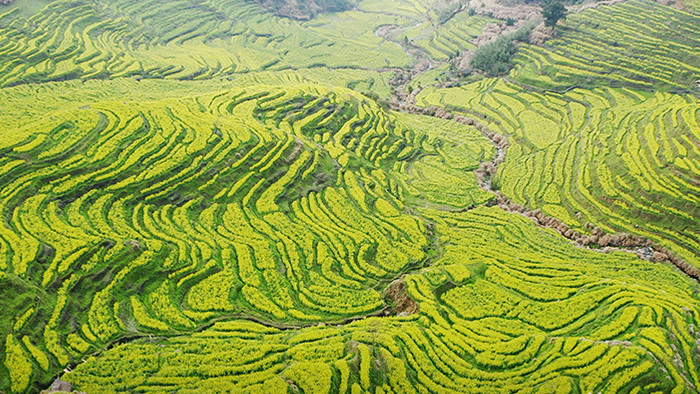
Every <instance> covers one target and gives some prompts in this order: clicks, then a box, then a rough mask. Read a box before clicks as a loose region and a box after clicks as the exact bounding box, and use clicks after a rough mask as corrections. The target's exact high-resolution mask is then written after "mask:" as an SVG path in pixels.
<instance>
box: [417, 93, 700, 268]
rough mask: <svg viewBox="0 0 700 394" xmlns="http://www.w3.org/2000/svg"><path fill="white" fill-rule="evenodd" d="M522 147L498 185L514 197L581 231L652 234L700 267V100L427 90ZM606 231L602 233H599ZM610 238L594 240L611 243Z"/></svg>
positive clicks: (426, 96)
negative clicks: (481, 117) (590, 227)
mask: <svg viewBox="0 0 700 394" xmlns="http://www.w3.org/2000/svg"><path fill="white" fill-rule="evenodd" d="M418 100H419V102H422V103H425V104H433V105H435V104H437V105H447V106H453V107H457V108H461V109H462V110H467V111H472V112H476V113H479V114H482V115H484V116H487V117H488V119H490V120H491V121H492V123H491V127H492V129H493V130H494V131H496V132H498V133H500V134H503V135H507V136H509V137H510V139H511V141H513V143H512V144H511V147H510V148H509V149H508V152H507V155H506V162H505V163H504V164H503V165H502V166H501V167H500V168H499V171H498V177H497V179H496V180H495V185H497V186H498V187H499V188H500V190H501V191H502V192H503V193H504V194H505V195H506V196H508V197H510V198H511V199H513V201H515V202H517V203H520V204H525V205H528V206H531V207H533V208H539V209H541V210H542V211H543V212H545V213H546V214H548V215H551V216H554V217H557V218H559V219H561V220H563V221H564V222H565V223H567V224H568V225H569V226H571V227H574V228H577V229H578V230H579V231H586V229H585V228H584V224H586V223H594V224H595V225H596V226H598V227H600V228H601V229H602V230H604V231H605V232H609V233H617V232H628V233H632V234H638V235H643V236H644V237H648V238H650V239H653V240H654V241H656V242H658V243H660V244H661V245H664V246H666V247H667V248H669V249H671V250H672V251H673V252H675V253H677V254H678V255H679V256H681V257H683V258H684V259H686V260H687V261H688V262H690V263H691V264H693V265H694V266H696V267H700V259H699V258H700V257H699V256H698V254H697V251H698V250H700V244H699V243H698V239H700V232H698V228H699V227H698V226H697V224H698V218H699V217H700V189H699V188H698V186H699V185H698V183H697V180H698V177H700V149H699V148H698V147H699V146H700V145H699V144H698V141H700V126H699V125H698V121H699V119H700V118H699V116H700V112H699V111H700V102H698V100H697V98H696V97H694V96H690V95H679V94H671V93H656V94H649V93H645V92H640V91H633V90H629V89H613V88H600V89H596V90H582V89H574V90H571V91H569V92H567V93H565V94H558V93H533V92H527V91H524V90H522V89H520V88H519V87H518V86H517V85H513V84H509V83H506V82H503V81H499V80H484V81H483V82H478V83H475V84H472V85H467V86H465V87H460V88H451V89H443V90H435V89H426V90H424V91H423V92H422V93H421V96H419V98H418ZM596 235H602V234H596ZM599 238H601V237H595V238H592V239H591V243H593V244H596V243H600V244H603V243H604V242H603V240H602V239H599Z"/></svg>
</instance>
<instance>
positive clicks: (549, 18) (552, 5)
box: [542, 0, 566, 27]
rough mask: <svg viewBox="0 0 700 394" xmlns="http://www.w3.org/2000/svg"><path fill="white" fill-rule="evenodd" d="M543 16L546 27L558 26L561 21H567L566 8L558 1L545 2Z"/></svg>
mask: <svg viewBox="0 0 700 394" xmlns="http://www.w3.org/2000/svg"><path fill="white" fill-rule="evenodd" d="M542 16H543V17H544V25H545V26H547V27H553V26H556V24H557V22H559V20H560V19H566V7H564V4H562V3H561V2H560V1H558V0H544V3H542Z"/></svg>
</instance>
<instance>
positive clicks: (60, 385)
mask: <svg viewBox="0 0 700 394" xmlns="http://www.w3.org/2000/svg"><path fill="white" fill-rule="evenodd" d="M72 390H73V386H71V384H70V383H68V382H66V381H64V380H61V379H56V380H54V381H53V383H51V386H50V387H49V390H48V392H49V393H56V392H71V391H72Z"/></svg>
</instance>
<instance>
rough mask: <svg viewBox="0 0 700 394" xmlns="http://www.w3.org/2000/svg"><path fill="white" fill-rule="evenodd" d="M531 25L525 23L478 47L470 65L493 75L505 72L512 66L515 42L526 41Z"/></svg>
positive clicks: (527, 40) (513, 63) (513, 64)
mask: <svg viewBox="0 0 700 394" xmlns="http://www.w3.org/2000/svg"><path fill="white" fill-rule="evenodd" d="M531 30H532V25H526V26H524V27H522V28H521V29H520V30H518V31H517V32H515V33H512V34H507V35H502V36H500V37H499V38H498V39H496V41H494V42H492V43H489V44H486V45H484V46H482V47H480V48H479V49H478V50H477V51H476V52H475V53H474V57H472V59H471V63H470V65H471V66H472V67H473V68H475V69H477V70H481V71H483V72H485V73H486V75H488V76H491V77H494V76H498V75H505V74H507V73H508V72H509V71H510V70H511V69H512V68H513V67H514V66H515V62H514V61H513V55H515V50H516V47H515V46H516V44H518V43H528V42H529V35H530V31H531Z"/></svg>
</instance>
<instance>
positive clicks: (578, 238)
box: [391, 75, 700, 281]
mask: <svg viewBox="0 0 700 394" xmlns="http://www.w3.org/2000/svg"><path fill="white" fill-rule="evenodd" d="M411 79H412V78H410V77H409V78H406V75H397V76H395V77H394V79H392V83H391V86H392V88H393V90H394V91H393V93H392V99H391V109H393V110H395V111H400V112H406V113H410V114H417V115H428V116H434V117H437V118H441V119H450V120H453V121H455V122H459V123H462V124H465V125H469V126H474V127H475V128H476V129H477V130H479V131H480V132H481V133H482V134H483V135H484V137H486V138H488V140H489V141H491V143H492V144H493V146H494V147H495V148H496V155H495V157H494V158H493V159H491V160H490V161H486V162H482V163H481V165H480V166H479V168H477V169H476V170H474V173H475V174H476V178H477V182H478V183H479V186H480V187H481V188H482V189H483V190H486V191H488V192H490V193H493V194H495V196H496V199H495V204H496V205H498V206H499V207H500V208H501V209H503V210H504V211H507V212H513V213H519V214H521V215H523V216H525V217H527V218H529V219H531V220H532V221H533V222H535V223H536V224H537V225H538V226H541V227H544V228H551V229H554V230H556V231H557V232H558V233H559V234H561V235H562V236H563V237H564V238H566V239H569V240H570V241H573V242H574V243H575V244H576V245H577V246H579V247H582V248H587V249H591V250H596V251H600V252H602V253H610V252H612V251H625V252H630V253H635V254H636V255H637V256H639V258H641V259H644V260H648V261H652V262H667V263H670V264H673V265H674V266H676V267H677V268H678V269H680V270H681V271H682V272H683V273H685V274H686V275H688V276H690V277H691V278H693V279H695V280H698V281H700V270H699V269H698V268H696V267H694V266H692V265H690V264H688V263H687V262H686V261H685V260H683V259H681V258H680V257H678V256H676V255H674V254H673V253H672V252H671V251H670V250H668V249H666V248H664V247H662V246H661V245H658V244H657V243H655V242H653V241H651V240H650V239H647V238H644V237H640V236H638V235H633V234H629V233H618V234H610V233H606V232H605V231H603V229H601V228H600V227H597V226H595V225H594V224H593V223H585V224H584V226H585V227H586V228H587V229H588V230H589V231H590V234H581V233H579V232H576V231H574V230H573V229H571V228H570V227H569V226H568V225H566V224H565V223H564V222H562V221H561V220H559V219H557V218H555V217H552V216H549V215H547V214H545V213H543V212H542V211H540V210H539V209H534V210H533V209H530V208H528V207H525V206H523V205H520V204H516V203H514V202H513V201H511V200H510V199H509V198H508V197H507V196H505V195H504V194H503V193H502V192H501V191H500V190H498V189H494V188H493V184H492V182H491V179H492V178H493V177H495V176H497V174H498V166H499V165H500V164H501V163H503V162H504V161H505V158H506V153H507V150H508V146H509V142H508V139H507V138H506V137H505V136H503V135H500V134H496V133H494V132H493V131H491V130H489V129H488V128H487V127H486V126H485V125H483V124H482V123H480V122H479V121H478V120H477V119H474V118H472V117H470V116H467V114H466V113H463V114H454V113H453V112H451V111H449V110H447V109H444V108H438V107H419V106H417V105H415V97H416V95H417V94H418V93H419V92H420V90H421V89H416V90H414V91H413V92H411V94H407V93H406V86H407V85H408V83H409V82H410V80H411ZM452 110H453V111H455V112H457V111H456V110H455V109H452Z"/></svg>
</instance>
